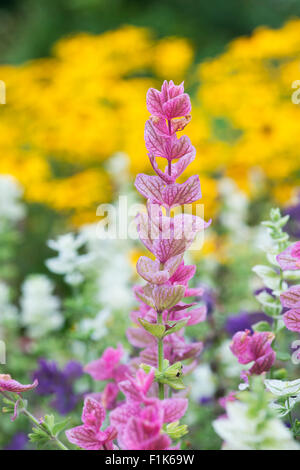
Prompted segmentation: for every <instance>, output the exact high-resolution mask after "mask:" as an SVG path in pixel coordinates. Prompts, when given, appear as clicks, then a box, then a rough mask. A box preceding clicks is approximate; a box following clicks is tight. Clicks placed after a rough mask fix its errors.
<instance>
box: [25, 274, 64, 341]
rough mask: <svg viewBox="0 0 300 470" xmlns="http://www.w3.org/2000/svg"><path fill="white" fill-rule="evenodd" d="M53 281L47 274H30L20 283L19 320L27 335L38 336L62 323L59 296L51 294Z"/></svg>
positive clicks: (58, 326) (57, 327)
mask: <svg viewBox="0 0 300 470" xmlns="http://www.w3.org/2000/svg"><path fill="white" fill-rule="evenodd" d="M53 289H54V286H53V283H52V282H51V281H50V279H48V278H47V276H44V275H38V274H37V275H33V276H30V277H29V278H28V279H27V280H26V281H25V282H24V283H23V285H22V296H21V300H20V306H21V322H22V324H23V325H24V326H25V327H26V328H27V332H28V335H29V336H30V337H32V338H40V337H42V336H44V335H45V334H47V333H48V332H49V331H53V330H57V329H59V328H60V327H61V325H62V323H63V317H62V315H61V313H60V301H59V298H58V297H57V296H55V295H53Z"/></svg>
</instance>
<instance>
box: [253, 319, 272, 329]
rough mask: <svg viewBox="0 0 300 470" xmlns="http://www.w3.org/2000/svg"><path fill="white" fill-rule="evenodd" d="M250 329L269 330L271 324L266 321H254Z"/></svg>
mask: <svg viewBox="0 0 300 470" xmlns="http://www.w3.org/2000/svg"><path fill="white" fill-rule="evenodd" d="M252 329H253V330H254V331H271V330H272V328H271V325H270V323H268V322H267V321H259V322H258V323H255V325H252Z"/></svg>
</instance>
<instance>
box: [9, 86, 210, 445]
mask: <svg viewBox="0 0 300 470" xmlns="http://www.w3.org/2000/svg"><path fill="white" fill-rule="evenodd" d="M147 108H148V111H149V112H150V114H151V116H150V118H149V120H148V121H147V122H146V126H145V143H146V148H147V150H148V155H149V159H150V162H151V164H152V167H153V169H154V171H155V173H156V175H154V176H150V175H145V174H140V175H138V176H137V178H136V182H135V186H136V188H137V189H138V191H139V192H140V193H141V194H142V195H143V196H144V197H145V198H146V199H147V210H146V212H145V213H140V214H138V216H137V228H138V233H139V237H140V239H141V241H142V243H143V244H144V245H145V246H146V248H148V250H149V251H150V252H151V253H152V255H153V256H152V257H151V258H150V257H146V256H142V257H140V258H139V260H138V262H137V271H138V273H139V275H140V276H141V277H142V278H143V280H144V281H146V284H145V285H144V286H137V287H136V288H135V289H134V293H135V296H136V299H137V301H138V303H139V309H138V310H137V311H134V312H132V313H131V320H132V321H133V323H134V327H131V328H129V329H128V332H127V336H128V339H129V341H130V342H131V344H132V345H133V346H134V347H136V348H141V349H142V351H141V352H140V354H139V355H138V356H137V357H135V358H131V359H130V361H129V362H128V363H127V364H125V363H123V362H122V357H123V356H124V350H123V348H122V346H121V345H119V346H118V347H117V348H116V349H114V348H111V347H109V348H108V349H106V350H105V352H104V353H103V355H102V357H101V358H100V359H98V360H95V361H93V362H91V363H89V364H88V365H87V366H86V367H85V372H86V373H88V374H90V375H91V377H92V378H93V379H94V380H96V381H107V383H106V385H105V388H104V390H103V392H102V393H101V394H94V395H88V396H86V398H85V400H84V408H83V413H82V424H81V425H79V426H77V427H75V428H71V429H69V430H67V431H66V436H67V439H68V440H69V442H70V443H72V444H75V445H76V446H78V447H80V448H82V449H87V450H99V449H115V448H121V449H139V450H143V449H156V450H160V449H171V448H180V438H181V437H182V436H184V435H185V434H186V433H187V427H186V425H182V424H180V419H181V418H182V417H183V416H184V414H185V412H186V409H187V406H188V400H187V398H185V397H184V396H182V390H184V389H185V385H184V382H183V375H184V374H185V372H188V371H189V370H192V369H193V368H194V367H195V365H196V362H195V359H196V357H197V356H198V355H199V354H200V353H201V351H202V347H203V345H202V343H201V342H194V343H190V342H188V341H187V340H186V339H185V337H184V328H185V327H186V326H189V325H195V324H196V323H199V322H202V321H204V320H205V317H206V308H205V306H201V307H196V308H193V307H195V305H196V304H195V302H186V301H184V300H185V299H186V298H190V297H193V296H196V295H197V296H200V295H201V293H202V289H192V288H189V287H188V282H189V280H190V279H191V278H192V277H193V276H194V274H195V270H196V267H195V266H190V265H185V264H184V260H183V257H184V253H185V251H186V250H188V249H189V247H190V246H191V245H192V243H193V242H194V240H195V238H196V236H197V234H198V233H199V232H202V231H203V230H204V229H205V228H206V227H207V226H208V225H209V224H208V223H205V222H204V220H203V219H202V218H201V217H199V216H197V215H193V214H191V213H188V214H186V213H183V212H181V213H177V214H176V215H174V214H173V213H172V214H171V211H172V212H173V210H174V209H175V208H180V207H181V206H184V205H186V204H191V203H193V202H195V201H197V200H199V199H200V198H201V189H200V182H199V178H198V176H191V177H190V178H189V179H188V180H187V181H185V182H184V183H178V182H177V181H176V180H177V179H178V178H179V177H180V176H181V175H182V174H183V172H184V170H185V169H186V168H187V166H188V165H189V164H190V163H191V162H192V161H193V160H194V158H195V154H196V152H195V148H194V147H193V146H192V144H191V142H190V139H189V138H188V137H187V136H181V137H177V132H178V131H182V130H183V129H184V127H185V126H186V125H187V124H188V123H189V121H190V119H191V116H190V112H191V103H190V98H189V96H188V95H187V94H186V93H184V87H183V84H181V85H178V86H177V85H175V84H174V83H173V82H172V81H170V82H169V83H168V82H166V81H165V82H164V83H163V85H162V88H161V91H158V90H155V89H152V88H151V89H150V90H149V91H148V93H147ZM159 158H160V159H165V161H166V168H165V170H161V169H160V168H159V165H158V163H157V159H159ZM53 248H55V249H58V248H59V247H58V246H56V245H55V246H54V244H53ZM54 262H55V263H56V265H55V266H54V268H55V269H54V270H55V271H56V272H62V270H61V269H62V268H61V266H62V265H64V264H65V263H62V262H61V260H60V258H57V259H56V260H53V261H52V260H51V263H52V264H53V263H54ZM69 265H71V263H69ZM72 266H73V265H72ZM50 267H51V266H50ZM72 273H73V271H72ZM73 277H74V276H73ZM77 277H78V276H77ZM68 280H69V278H67V281H68ZM72 280H73V278H72ZM185 359H189V365H188V366H183V364H182V362H181V361H184V360H185ZM36 386H37V380H35V381H34V382H33V384H31V385H26V386H23V385H21V384H19V383H18V382H16V381H14V380H13V379H11V377H10V376H9V375H2V376H1V382H0V392H1V393H2V395H4V402H5V405H6V408H5V410H4V411H11V410H12V407H13V419H15V418H16V417H17V415H18V414H19V413H23V414H25V415H27V416H28V417H29V419H31V421H33V422H34V424H35V426H34V429H33V432H32V434H31V436H30V437H31V440H32V442H36V443H38V444H39V445H43V444H45V443H46V442H48V441H49V442H52V443H54V444H56V446H57V447H59V448H60V449H64V448H66V447H65V445H64V444H63V443H62V442H61V441H60V440H59V438H58V434H59V432H61V430H62V429H63V428H64V427H65V422H63V423H55V422H54V418H53V416H52V415H50V416H46V417H45V418H42V419H40V420H38V419H37V418H35V417H33V416H32V415H31V414H30V412H29V411H28V409H27V402H26V400H24V399H23V398H22V397H21V393H23V392H25V391H27V390H30V389H32V388H34V387H36ZM121 394H122V399H121V400H120V395H121ZM108 410H109V411H110V416H109V421H110V424H109V425H108V426H107V425H105V423H104V422H105V420H106V413H107V411H108Z"/></svg>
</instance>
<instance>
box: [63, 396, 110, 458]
mask: <svg viewBox="0 0 300 470" xmlns="http://www.w3.org/2000/svg"><path fill="white" fill-rule="evenodd" d="M104 419H105V410H104V408H103V407H102V405H101V404H100V403H99V402H98V401H97V400H94V399H93V398H90V397H88V398H86V399H85V401H84V407H83V412H82V422H83V425H81V426H77V427H75V428H72V429H69V430H67V431H66V436H67V438H68V440H69V441H70V442H71V443H72V444H75V445H77V446H78V447H80V448H81V449H85V450H112V449H113V448H114V447H113V443H112V441H113V440H114V439H116V437H117V431H116V429H115V428H114V427H112V426H109V427H108V428H107V429H106V430H105V431H101V430H100V428H101V426H102V423H103V421H104Z"/></svg>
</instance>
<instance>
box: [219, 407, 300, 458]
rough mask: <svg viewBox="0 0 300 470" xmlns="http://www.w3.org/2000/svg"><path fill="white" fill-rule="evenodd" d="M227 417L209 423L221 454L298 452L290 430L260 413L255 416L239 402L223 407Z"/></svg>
mask: <svg viewBox="0 0 300 470" xmlns="http://www.w3.org/2000/svg"><path fill="white" fill-rule="evenodd" d="M226 412H227V417H226V418H225V417H222V418H219V419H217V420H216V421H214V422H213V427H214V430H215V431H216V433H217V434H218V435H219V436H220V437H221V438H222V439H223V440H224V445H223V449H225V450H299V449H300V446H299V444H298V443H297V442H296V441H294V439H293V436H292V434H291V432H290V430H289V429H288V428H287V427H286V426H285V425H284V424H283V423H282V422H281V421H280V420H279V419H277V418H273V417H267V416H266V412H265V411H264V410H261V411H260V412H258V413H257V415H256V416H253V413H252V414H251V413H249V406H248V405H247V404H246V403H241V402H239V401H235V402H229V403H227V406H226Z"/></svg>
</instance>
